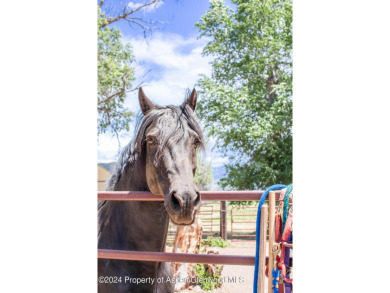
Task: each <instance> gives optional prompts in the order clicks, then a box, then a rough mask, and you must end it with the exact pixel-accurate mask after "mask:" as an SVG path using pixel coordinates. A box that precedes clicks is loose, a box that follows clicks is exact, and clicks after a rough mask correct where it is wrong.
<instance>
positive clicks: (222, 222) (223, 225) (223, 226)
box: [219, 201, 227, 240]
mask: <svg viewBox="0 0 390 293" xmlns="http://www.w3.org/2000/svg"><path fill="white" fill-rule="evenodd" d="M220 207H221V212H220V220H219V226H220V229H219V231H220V232H221V238H222V239H224V240H227V233H226V212H227V204H226V201H221V204H220Z"/></svg>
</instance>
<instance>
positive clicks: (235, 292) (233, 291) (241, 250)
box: [180, 241, 256, 293]
mask: <svg viewBox="0 0 390 293" xmlns="http://www.w3.org/2000/svg"><path fill="white" fill-rule="evenodd" d="M217 249H218V250H219V253H220V254H225V255H226V254H231V255H251V256H254V255H255V251H256V243H255V241H248V242H230V241H229V247H225V248H220V247H218V248H217ZM253 274H254V266H232V265H225V266H224V268H223V271H222V279H223V280H225V282H224V283H223V285H222V287H220V288H217V289H215V290H213V291H204V290H202V289H201V288H200V287H199V286H195V287H193V288H189V289H186V290H182V291H180V293H195V292H213V293H222V292H223V293H246V292H252V291H253ZM240 280H241V282H240Z"/></svg>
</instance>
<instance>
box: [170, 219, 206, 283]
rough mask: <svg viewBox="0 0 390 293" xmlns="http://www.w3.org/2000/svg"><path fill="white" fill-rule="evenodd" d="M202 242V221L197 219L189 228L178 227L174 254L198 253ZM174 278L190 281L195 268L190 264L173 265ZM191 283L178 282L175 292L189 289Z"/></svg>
mask: <svg viewBox="0 0 390 293" xmlns="http://www.w3.org/2000/svg"><path fill="white" fill-rule="evenodd" d="M201 240H202V220H201V218H200V217H196V219H195V221H194V223H193V224H192V225H189V226H177V231H176V238H175V242H174V246H173V252H177V253H197V250H198V248H199V245H200V241H201ZM172 266H173V273H174V278H181V279H187V278H188V279H190V278H192V276H193V274H194V273H193V266H194V264H192V263H190V264H187V263H172ZM190 285H191V283H190V282H180V283H179V282H178V283H176V284H175V291H180V290H183V289H185V288H188V287H189V286H190Z"/></svg>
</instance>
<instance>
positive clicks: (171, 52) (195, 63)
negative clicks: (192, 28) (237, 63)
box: [126, 33, 211, 111]
mask: <svg viewBox="0 0 390 293" xmlns="http://www.w3.org/2000/svg"><path fill="white" fill-rule="evenodd" d="M126 41H127V42H129V43H130V44H131V45H132V47H133V51H134V55H135V59H136V62H137V64H136V67H137V72H136V74H137V76H136V78H137V82H136V83H138V82H141V81H142V80H144V81H145V85H146V86H145V87H144V91H145V93H146V95H147V96H148V97H149V98H150V99H151V100H152V101H154V102H155V103H157V104H160V105H169V104H173V105H178V104H180V103H182V102H183V99H184V94H185V90H186V89H187V88H189V89H192V88H193V87H194V85H195V83H196V81H197V80H198V79H199V75H200V74H206V75H211V65H210V64H209V62H210V61H211V58H208V57H207V58H206V57H202V55H201V52H202V50H203V47H204V46H205V44H206V40H197V39H196V38H183V37H182V36H180V35H177V34H170V33H169V34H168V33H164V34H163V33H155V34H154V35H153V36H152V38H151V39H148V40H146V39H144V38H142V37H139V38H133V39H127V40H126ZM150 69H151V72H150V73H149V74H147V75H146V76H145V77H143V75H144V73H145V72H147V71H148V70H150ZM136 94H137V93H135V92H134V93H132V94H131V95H129V99H128V104H127V106H128V107H129V108H130V109H132V110H133V111H138V110H139V106H138V104H137V99H136Z"/></svg>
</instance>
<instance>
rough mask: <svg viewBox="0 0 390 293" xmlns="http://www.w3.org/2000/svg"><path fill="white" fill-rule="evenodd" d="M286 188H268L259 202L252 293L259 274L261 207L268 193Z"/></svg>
mask: <svg viewBox="0 0 390 293" xmlns="http://www.w3.org/2000/svg"><path fill="white" fill-rule="evenodd" d="M283 188H286V185H283V184H275V185H272V186H270V187H268V188H267V189H266V190H265V191H264V193H263V195H262V196H261V198H260V201H259V207H258V208H257V219H256V258H255V276H254V280H253V293H257V281H258V279H257V275H258V274H259V246H260V219H261V207H262V206H263V204H264V201H265V199H266V198H267V196H268V193H269V192H270V191H273V190H280V189H283Z"/></svg>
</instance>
